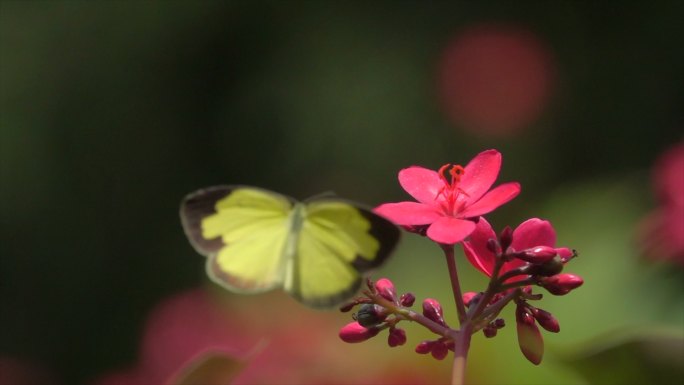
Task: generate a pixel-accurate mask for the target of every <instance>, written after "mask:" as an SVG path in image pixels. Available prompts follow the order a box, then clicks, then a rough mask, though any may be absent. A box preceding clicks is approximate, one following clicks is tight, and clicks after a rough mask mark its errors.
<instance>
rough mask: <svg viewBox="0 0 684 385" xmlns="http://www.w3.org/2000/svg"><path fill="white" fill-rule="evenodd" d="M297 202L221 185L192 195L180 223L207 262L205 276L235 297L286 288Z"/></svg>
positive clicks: (187, 199)
mask: <svg viewBox="0 0 684 385" xmlns="http://www.w3.org/2000/svg"><path fill="white" fill-rule="evenodd" d="M292 205H293V202H292V201H291V200H290V199H289V198H286V197H284V196H282V195H280V194H276V193H274V192H271V191H267V190H262V189H257V188H254V187H247V186H217V187H210V188H207V189H202V190H199V191H196V192H194V193H192V194H190V195H188V196H187V197H186V198H185V199H184V200H183V202H182V204H181V212H180V214H181V222H182V224H183V229H184V231H185V234H186V235H187V236H188V239H189V240H190V243H191V244H192V245H193V247H194V248H195V249H196V250H197V252H199V253H200V254H202V255H205V256H207V257H208V259H207V273H208V275H209V277H210V278H211V279H212V280H213V281H214V282H216V283H218V284H219V285H221V286H223V287H225V288H227V289H229V290H231V291H236V292H246V293H253V292H260V291H265V290H269V289H272V288H274V287H277V286H279V285H281V284H282V281H283V276H284V269H285V262H286V259H287V258H286V256H285V255H284V249H285V244H286V242H287V241H288V237H289V234H290V214H291V212H292Z"/></svg>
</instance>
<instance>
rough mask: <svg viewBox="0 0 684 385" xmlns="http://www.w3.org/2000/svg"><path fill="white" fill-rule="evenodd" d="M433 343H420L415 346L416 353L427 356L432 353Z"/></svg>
mask: <svg viewBox="0 0 684 385" xmlns="http://www.w3.org/2000/svg"><path fill="white" fill-rule="evenodd" d="M434 344H435V341H422V342H421V343H419V344H418V345H417V346H416V353H418V354H428V353H430V352H431V351H432V346H433V345H434Z"/></svg>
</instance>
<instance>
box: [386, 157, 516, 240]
mask: <svg viewBox="0 0 684 385" xmlns="http://www.w3.org/2000/svg"><path fill="white" fill-rule="evenodd" d="M500 169H501V154H500V153H499V152H498V151H496V150H487V151H483V152H481V153H479V154H478V155H477V156H476V157H475V158H473V159H472V160H471V161H470V163H468V164H467V165H466V167H465V168H463V167H461V166H459V165H453V166H452V165H450V164H447V165H444V166H442V167H441V168H440V169H439V171H434V170H429V169H426V168H423V167H418V166H412V167H408V168H405V169H403V170H401V171H399V183H400V184H401V187H403V188H404V190H406V192H408V193H409V194H410V195H411V196H412V197H414V198H415V199H416V200H417V201H418V202H398V203H385V204H383V205H380V206H378V207H377V208H376V209H375V212H376V213H378V214H379V215H382V216H384V217H386V218H388V219H389V220H391V221H393V222H394V223H396V224H397V225H400V226H409V227H422V226H426V227H427V236H428V238H430V239H432V240H433V241H435V242H438V243H442V244H455V243H458V242H461V241H462V240H463V239H465V238H466V237H467V236H468V235H470V233H471V232H473V230H475V222H474V221H473V220H471V219H473V218H477V217H479V216H480V215H483V214H487V213H489V212H491V211H493V210H494V209H496V208H497V207H499V206H501V205H502V204H504V203H506V202H508V201H510V200H511V199H513V198H515V197H516V196H517V195H518V193H520V185H519V184H518V183H517V182H511V183H505V184H502V185H500V186H497V187H496V188H494V189H492V190H491V191H490V190H489V189H490V187H492V184H493V183H494V181H495V180H496V178H497V176H498V175H499V170H500ZM447 173H448V175H447Z"/></svg>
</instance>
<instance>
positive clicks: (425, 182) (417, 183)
mask: <svg viewBox="0 0 684 385" xmlns="http://www.w3.org/2000/svg"><path fill="white" fill-rule="evenodd" d="M399 184H401V187H403V188H404V190H406V192H407V193H409V194H411V196H412V197H414V198H415V199H416V200H417V201H418V202H421V203H433V202H434V201H435V198H437V195H438V194H439V191H440V189H441V188H442V187H443V186H444V182H443V181H442V180H441V179H440V178H439V174H437V172H436V171H434V170H429V169H427V168H423V167H419V166H412V167H408V168H405V169H403V170H401V171H399Z"/></svg>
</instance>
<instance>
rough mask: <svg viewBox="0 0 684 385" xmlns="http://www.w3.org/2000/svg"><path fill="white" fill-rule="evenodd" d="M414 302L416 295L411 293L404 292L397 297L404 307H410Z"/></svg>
mask: <svg viewBox="0 0 684 385" xmlns="http://www.w3.org/2000/svg"><path fill="white" fill-rule="evenodd" d="M414 302H416V296H415V295H413V293H404V294H402V295H401V298H399V303H400V304H401V306H404V307H411V306H413V303H414Z"/></svg>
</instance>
